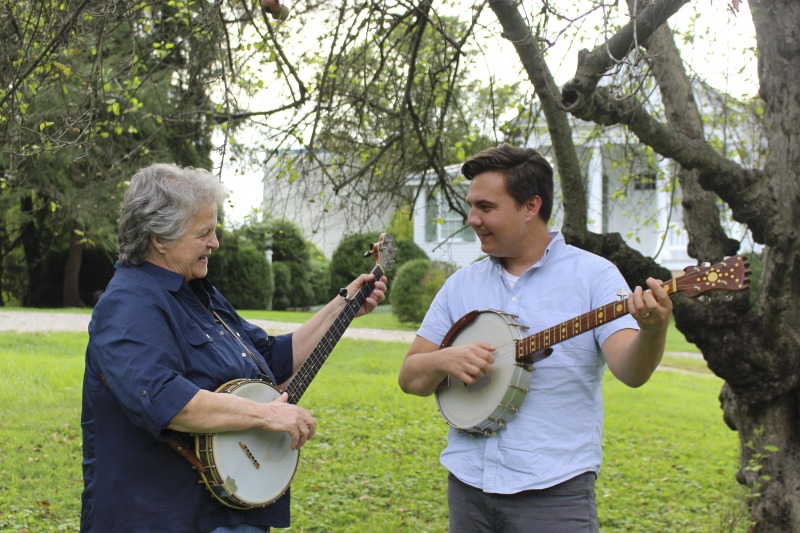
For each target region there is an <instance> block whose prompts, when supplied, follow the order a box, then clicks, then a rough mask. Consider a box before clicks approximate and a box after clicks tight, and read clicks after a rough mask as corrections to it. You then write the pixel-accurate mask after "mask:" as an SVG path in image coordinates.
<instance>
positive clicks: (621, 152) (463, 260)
mask: <svg viewBox="0 0 800 533" xmlns="http://www.w3.org/2000/svg"><path fill="white" fill-rule="evenodd" d="M539 151H540V152H541V153H542V154H543V155H544V156H545V157H547V158H548V160H549V161H550V163H551V164H552V165H553V167H554V168H555V169H556V172H557V166H556V164H555V158H554V157H552V154H551V147H549V146H544V147H540V148H539ZM626 152H627V153H626ZM579 153H580V161H581V165H582V167H583V169H584V175H585V177H586V192H587V196H588V198H587V199H588V210H589V212H588V219H589V229H590V231H594V232H596V233H609V232H618V233H620V234H621V235H622V237H623V238H624V239H625V241H626V242H627V243H628V244H629V245H630V246H631V247H633V248H635V249H636V250H638V251H640V252H641V253H642V254H644V255H647V256H650V257H654V258H655V259H656V260H657V261H658V262H659V264H661V265H662V266H664V267H666V268H669V269H670V270H673V271H679V270H682V269H683V267H685V266H687V265H690V264H694V262H695V261H694V260H693V259H691V258H690V257H689V256H688V254H687V253H686V244H687V242H686V233H685V232H684V231H683V226H682V218H681V209H680V205H679V204H677V205H676V202H674V198H679V195H678V196H675V195H673V192H672V190H673V189H672V182H673V181H675V180H674V179H673V178H674V171H673V167H674V165H673V164H672V163H670V162H669V161H666V160H662V161H659V162H654V161H648V158H647V157H646V155H645V154H644V152H643V151H642V152H641V153H638V154H635V153H630V150H629V149H627V148H626V147H625V146H624V145H619V144H611V143H606V142H605V141H600V140H597V141H596V142H592V143H590V144H589V145H587V146H584V147H581V148H580V149H579ZM447 171H448V173H449V174H450V175H452V176H453V179H454V180H456V183H458V180H459V176H460V165H455V166H451V167H448V168H447ZM423 179H425V176H418V177H416V178H415V179H414V180H412V182H411V184H413V185H419V182H420V180H423ZM461 179H462V180H463V178H461ZM458 186H459V187H462V188H463V190H464V192H466V188H467V186H468V182H463V183H459V185H458ZM676 192H677V191H676ZM426 196H427V198H426ZM560 196H561V194H560V187H559V181H558V179H556V190H555V201H554V205H553V216H552V218H551V221H550V226H551V228H554V229H558V228H560V227H561V223H562V220H563V209H562V204H561V202H560ZM463 227H464V224H463V220H462V217H461V215H459V214H458V213H456V212H455V211H453V210H452V209H451V208H450V207H449V206H448V204H447V202H446V201H445V200H444V199H443V198H442V195H441V194H440V191H437V190H435V189H431V190H428V191H427V194H421V195H419V198H418V200H417V202H416V205H415V206H414V241H415V242H416V243H417V244H419V245H420V246H421V247H422V248H423V250H425V252H426V253H427V254H428V256H429V257H431V258H432V259H438V260H443V261H449V262H452V263H455V264H457V265H459V266H464V265H467V264H469V263H471V262H473V261H475V260H476V259H478V258H479V257H481V250H480V242H479V241H478V240H477V239H476V238H475V234H474V232H473V231H472V230H471V229H469V228H467V229H462V228H463ZM459 230H461V231H459Z"/></svg>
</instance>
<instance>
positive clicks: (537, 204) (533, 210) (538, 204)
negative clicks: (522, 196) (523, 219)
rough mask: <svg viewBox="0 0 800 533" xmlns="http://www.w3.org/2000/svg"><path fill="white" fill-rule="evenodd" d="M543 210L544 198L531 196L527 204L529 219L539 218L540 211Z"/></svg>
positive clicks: (526, 209)
mask: <svg viewBox="0 0 800 533" xmlns="http://www.w3.org/2000/svg"><path fill="white" fill-rule="evenodd" d="M541 209H542V197H541V196H538V195H537V196H531V197H530V198H528V200H527V201H526V202H525V211H526V212H527V213H526V215H527V218H529V219H531V220H532V219H534V218H536V217H538V216H539V211H540V210H541Z"/></svg>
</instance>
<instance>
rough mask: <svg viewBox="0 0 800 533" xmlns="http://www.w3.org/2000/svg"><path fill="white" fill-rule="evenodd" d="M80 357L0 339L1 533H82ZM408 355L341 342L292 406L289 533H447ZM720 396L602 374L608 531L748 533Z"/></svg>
mask: <svg viewBox="0 0 800 533" xmlns="http://www.w3.org/2000/svg"><path fill="white" fill-rule="evenodd" d="M85 344H86V335H85V334H80V333H49V334H48V333H41V334H7V333H0V375H3V376H4V378H5V379H4V380H3V385H2V386H0V471H2V472H3V479H2V483H0V531H1V532H18V531H36V532H40V531H41V532H45V531H77V529H78V514H79V509H80V492H81V486H82V481H81V472H80V462H81V448H80V447H81V438H80V424H79V417H80V384H81V377H82V372H83V350H84V348H85ZM406 349H407V346H405V345H403V344H396V343H379V342H371V341H353V340H348V339H345V340H343V341H342V342H341V343H340V344H339V345H338V346H337V348H336V349H335V350H334V353H333V354H332V355H331V357H330V359H329V360H328V362H327V363H326V364H325V367H324V368H323V369H322V371H321V372H320V374H319V376H318V377H317V379H316V380H315V382H314V383H313V384H312V385H311V387H310V388H309V390H308V393H307V394H306V395H305V396H304V397H303V399H302V401H301V405H303V406H304V407H307V408H309V409H311V410H312V411H313V412H314V414H315V416H316V417H317V419H318V423H319V427H318V433H317V435H316V437H315V438H314V439H313V440H312V441H311V442H310V443H309V444H308V445H307V446H306V447H305V448H303V451H302V453H301V456H300V466H299V468H298V472H297V475H296V476H295V480H294V483H293V485H292V487H293V488H292V492H293V503H292V508H293V517H294V518H293V527H292V528H291V530H285V531H292V532H305V531H307V532H331V531H336V532H339V531H342V532H349V531H353V532H355V531H359V532H362V531H370V532H371V531H376V532H378V531H380V532H386V531H414V532H427V531H430V532H444V531H446V529H447V526H446V524H447V509H446V504H445V486H446V483H445V471H444V470H443V468H442V467H441V466H440V465H439V463H438V454H439V452H440V451H441V449H442V447H443V445H444V443H445V439H446V433H447V426H446V425H445V423H444V422H443V421H442V419H441V418H440V417H439V415H438V413H437V410H436V402H435V400H434V399H433V398H417V397H409V396H406V395H404V394H403V393H402V392H401V391H400V390H399V388H398V387H397V370H398V368H399V366H400V363H401V361H402V358H403V355H404V354H405V351H406ZM699 363H700V364H702V361H700V362H699ZM702 369H703V368H700V370H702ZM720 386H721V381H720V380H719V379H718V378H716V377H714V376H712V375H710V374H708V373H707V372H706V373H705V374H702V373H685V372H670V371H661V372H657V373H656V375H655V376H654V377H653V379H652V380H651V382H650V383H648V384H647V385H646V386H644V387H642V388H640V389H629V388H627V387H625V386H624V385H622V384H620V383H619V382H618V381H616V380H615V379H614V378H613V377H610V374H609V373H607V377H606V382H605V398H606V412H607V416H606V428H605V429H606V431H605V437H604V441H605V443H604V444H605V463H604V469H603V472H602V474H601V476H600V478H599V480H598V485H597V493H598V506H599V512H600V520H601V530H602V531H603V532H623V531H625V532H627V531H647V532H650V531H681V532H701V531H702V532H707V531H745V529H744V528H742V526H738V527H733V526H731V524H732V523H733V522H734V521H735V520H736V519H737V518H739V519H740V518H741V517H742V507H741V496H740V491H739V488H738V486H737V485H736V482H735V481H734V474H735V470H736V464H737V460H738V459H737V450H738V440H737V436H736V434H735V433H733V432H731V431H730V430H728V429H727V427H726V426H725V425H724V423H723V422H722V413H721V411H720V409H719V403H718V400H717V395H718V393H719V389H720Z"/></svg>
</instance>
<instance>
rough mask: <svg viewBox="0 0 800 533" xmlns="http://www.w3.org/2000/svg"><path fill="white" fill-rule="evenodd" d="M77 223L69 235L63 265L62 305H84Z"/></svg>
mask: <svg viewBox="0 0 800 533" xmlns="http://www.w3.org/2000/svg"><path fill="white" fill-rule="evenodd" d="M78 229H79V228H78V227H77V224H75V225H74V227H73V230H72V231H71V232H70V235H69V251H68V252H67V262H66V264H65V265H64V285H63V289H62V305H63V306H64V307H86V304H84V303H83V301H81V295H80V283H79V281H78V280H79V276H80V273H81V254H82V252H83V238H82V237H80V236H79V234H78V232H77V231H76V230H78Z"/></svg>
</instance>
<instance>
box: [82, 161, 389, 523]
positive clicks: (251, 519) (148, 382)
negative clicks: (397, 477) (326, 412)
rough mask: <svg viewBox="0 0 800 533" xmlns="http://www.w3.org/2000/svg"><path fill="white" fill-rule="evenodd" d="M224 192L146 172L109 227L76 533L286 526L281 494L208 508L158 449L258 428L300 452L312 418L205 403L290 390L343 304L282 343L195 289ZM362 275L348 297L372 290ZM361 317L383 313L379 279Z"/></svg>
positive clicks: (88, 375) (92, 344)
mask: <svg viewBox="0 0 800 533" xmlns="http://www.w3.org/2000/svg"><path fill="white" fill-rule="evenodd" d="M224 197H225V191H224V189H223V187H222V185H221V184H220V182H219V181H218V180H217V179H215V178H214V177H213V176H212V175H211V174H210V173H209V172H207V171H204V170H198V169H192V168H180V167H177V166H174V165H167V164H155V165H151V166H149V167H147V168H144V169H141V170H140V171H139V172H138V173H136V175H134V176H133V178H132V179H131V183H130V187H129V188H128V190H127V192H126V194H125V197H124V199H123V201H122V206H121V210H120V220H119V241H120V242H119V261H118V263H117V265H116V272H115V274H114V277H113V279H112V280H111V282H110V283H109V285H108V288H107V290H106V291H105V293H104V294H103V296H102V297H101V298H100V301H99V302H98V304H97V306H96V307H95V309H94V313H93V315H92V321H91V323H90V325H89V335H90V338H89V345H88V347H87V350H86V369H85V375H84V385H83V413H82V417H81V424H82V426H83V448H84V459H83V472H84V491H83V498H82V499H83V508H82V512H81V531H92V532H95V531H96V532H103V533H105V532H112V531H113V532H126V531H130V532H147V533H152V532H156V531H165V532H166V531H169V532H172V533H174V532H187V533H189V532H191V533H195V532H209V531H215V532H217V531H236V532H244V531H247V532H250V531H268V530H269V528H270V527H287V526H288V525H289V497H288V493H287V494H286V495H284V496H283V497H281V498H280V499H278V500H277V501H276V502H275V503H274V504H272V505H269V506H267V507H262V508H256V509H249V510H238V509H234V508H231V507H228V506H225V505H222V504H221V503H220V502H218V501H217V500H216V499H215V498H214V497H213V496H212V495H211V493H210V491H208V490H206V489H205V487H203V486H202V485H201V484H199V483H198V477H197V473H196V472H195V471H194V470H193V469H192V466H191V465H190V463H189V462H187V461H186V460H185V458H184V457H181V455H179V454H178V453H176V452H175V451H174V450H173V449H171V448H170V446H168V444H167V443H168V442H170V441H173V440H174V438H175V437H179V436H180V435H181V434H183V433H201V434H205V433H219V432H226V431H238V430H248V429H250V428H260V429H263V430H269V431H273V432H285V433H287V434H288V435H289V436H290V438H291V443H292V444H291V446H292V448H294V449H297V448H299V447H300V446H302V445H303V444H305V442H306V441H307V440H308V439H310V438H311V437H312V436H313V435H314V429H315V424H316V422H315V420H314V418H313V417H312V416H311V414H310V413H309V412H308V411H307V410H305V409H303V408H301V407H298V406H296V405H293V404H292V403H289V402H288V400H287V396H286V394H283V395H282V396H280V397H279V398H277V399H275V400H273V401H269V402H258V401H253V400H248V399H246V398H244V397H241V396H236V395H233V394H220V393H216V392H213V391H215V390H216V389H217V388H218V387H219V386H220V385H221V384H223V383H226V382H228V381H231V380H234V379H238V378H257V377H261V376H264V375H266V379H268V380H270V381H272V383H283V382H285V381H286V380H287V379H289V378H290V377H291V376H292V375H293V373H294V372H295V371H297V369H298V368H299V367H300V365H301V364H302V363H303V361H304V360H305V359H306V357H308V355H309V353H310V352H311V351H312V350H313V348H314V347H315V346H316V344H317V343H318V342H319V341H320V339H321V338H322V337H323V336H324V334H325V333H326V331H327V330H328V328H329V327H330V326H331V325H332V324H333V323H334V321H335V320H336V318H337V316H339V313H340V312H341V311H342V309H343V307H344V305H345V304H346V301H345V300H346V299H345V298H338V297H337V298H334V299H333V300H332V301H331V302H330V303H329V304H327V305H326V306H325V307H324V308H323V309H322V310H321V311H319V312H318V313H317V314H316V315H315V316H314V317H312V318H311V319H310V320H309V321H308V322H307V323H305V324H304V325H302V326H301V327H300V328H298V329H297V330H296V331H295V332H294V333H293V334H287V335H281V336H277V337H273V336H269V335H267V333H265V332H264V331H263V330H262V329H260V328H258V327H256V326H254V325H252V324H249V323H248V322H246V321H245V320H243V319H242V318H241V317H240V316H239V315H238V314H237V313H236V311H235V310H234V309H233V307H232V306H231V305H230V303H228V301H227V300H225V298H224V297H223V296H222V295H221V294H220V293H219V292H218V291H217V290H216V289H215V288H214V287H213V286H212V285H211V284H210V283H209V282H208V280H206V274H207V273H208V264H209V256H210V255H212V253H213V251H214V250H216V249H217V248H219V242H218V241H217V236H216V227H217V208H218V207H219V206H220V205H221V204H222V202H223V200H224ZM373 280H374V277H373V276H372V274H364V275H362V276H360V277H359V278H357V279H356V280H355V281H353V282H352V283H351V284H350V285H349V286H348V287H347V289H348V292H349V294H354V293H355V292H356V291H357V290H358V289H359V287H361V286H362V285H363V284H365V283H368V282H372V281H373ZM374 281H375V283H374V285H375V289H374V290H373V292H372V293H371V294H370V296H369V297H368V298H367V299H366V302H365V303H364V305H363V306H362V308H361V309H360V310H359V312H358V314H359V315H362V314H365V313H368V312H369V311H371V310H372V309H374V308H375V307H376V306H377V305H378V303H379V302H381V301H382V300H383V299H384V291H385V290H386V285H385V278H384V279H383V280H374Z"/></svg>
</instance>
